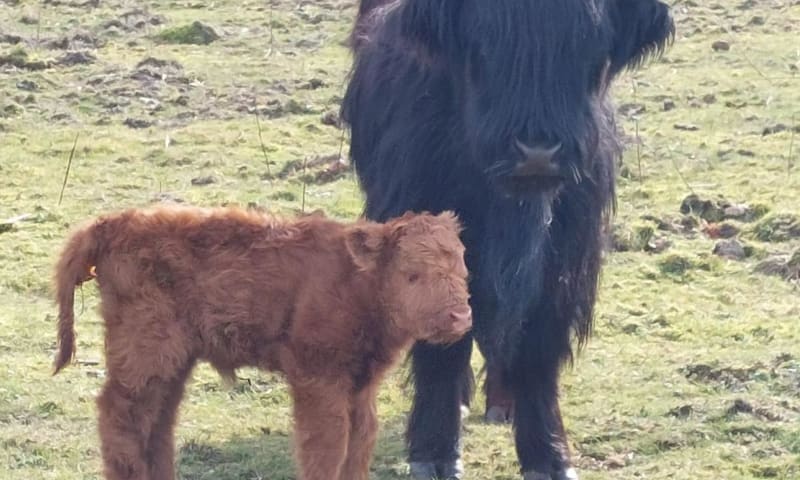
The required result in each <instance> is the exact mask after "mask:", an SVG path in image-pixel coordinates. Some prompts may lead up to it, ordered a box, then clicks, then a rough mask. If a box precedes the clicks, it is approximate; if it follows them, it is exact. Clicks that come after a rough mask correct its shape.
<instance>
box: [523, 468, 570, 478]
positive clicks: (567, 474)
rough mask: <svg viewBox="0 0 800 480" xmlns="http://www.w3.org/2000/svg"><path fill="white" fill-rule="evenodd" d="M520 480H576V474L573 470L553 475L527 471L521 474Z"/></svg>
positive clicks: (560, 471) (568, 469) (561, 471)
mask: <svg viewBox="0 0 800 480" xmlns="http://www.w3.org/2000/svg"><path fill="white" fill-rule="evenodd" d="M522 480H578V472H577V471H576V470H575V469H574V468H567V469H565V470H559V471H557V472H553V473H543V472H534V471H529V472H525V473H523V474H522Z"/></svg>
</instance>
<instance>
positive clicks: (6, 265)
mask: <svg viewBox="0 0 800 480" xmlns="http://www.w3.org/2000/svg"><path fill="white" fill-rule="evenodd" d="M11 3H13V2H11ZM69 3H70V2H52V3H50V4H41V3H40V2H34V1H32V0H27V1H25V0H23V1H21V2H20V3H19V4H18V5H15V6H10V4H9V2H4V3H3V2H0V32H3V33H5V34H11V35H16V36H19V37H21V39H22V41H21V42H20V43H19V44H17V45H13V44H12V43H10V42H7V43H0V58H3V57H6V58H10V59H11V61H12V62H13V63H14V64H15V65H17V66H18V67H21V68H12V67H10V66H2V67H0V478H31V479H64V480H66V479H70V480H73V479H94V478H99V467H100V458H99V448H98V442H97V437H96V433H95V425H96V423H95V421H96V420H95V408H94V398H95V395H96V394H97V391H98V389H99V387H100V385H101V384H102V381H103V375H104V370H103V369H104V362H103V357H102V352H101V347H102V340H101V339H102V332H101V324H100V322H99V317H98V316H97V313H96V306H97V296H96V293H95V289H94V287H93V286H92V285H87V286H85V287H84V289H83V304H84V307H85V310H84V312H83V313H82V314H81V315H80V316H79V317H78V320H77V330H78V335H79V337H78V364H77V365H75V366H73V367H71V368H69V369H67V370H66V371H64V372H63V373H62V374H60V375H58V376H56V377H51V376H50V372H51V360H52V356H53V351H54V346H55V330H54V314H55V310H54V307H53V305H52V302H51V293H50V276H51V269H52V265H53V262H54V260H55V254H56V252H57V251H58V249H59V248H60V246H61V243H62V241H63V239H64V236H65V235H66V233H67V232H68V231H69V228H70V226H71V225H73V224H75V223H76V222H79V221H82V220H84V219H86V218H88V217H90V216H93V215H96V214H99V213H101V212H106V211H109V210H114V209H118V208H122V207H129V206H142V205H147V204H149V203H151V202H153V201H158V200H160V199H176V198H177V199H182V200H184V201H186V202H190V203H196V204H201V205H218V204H224V203H237V204H242V205H247V204H250V203H254V204H257V205H260V206H264V207H267V208H269V209H271V210H274V211H277V212H283V213H293V212H296V211H298V210H300V208H301V205H302V204H303V199H304V202H305V205H304V207H305V209H306V210H307V211H308V210H312V209H316V208H322V209H324V210H325V211H327V212H328V213H329V214H330V215H332V216H335V217H338V218H342V219H351V218H354V217H355V216H357V215H358V214H359V212H360V210H361V205H362V198H361V194H360V193H359V190H358V187H357V184H356V182H355V180H354V177H353V174H352V173H351V172H345V173H344V174H335V175H328V174H327V173H325V170H326V169H327V168H329V167H330V166H331V165H333V162H331V161H330V160H329V161H317V160H316V159H318V158H333V159H335V158H336V156H337V155H338V154H339V152H340V148H343V151H342V153H343V154H346V148H347V142H346V138H344V140H345V141H344V143H342V140H343V136H342V132H341V131H340V130H339V129H338V128H336V127H335V126H330V123H331V122H328V121H326V122H323V121H322V119H323V117H325V116H326V115H329V114H330V112H331V111H335V110H336V108H337V105H338V101H339V99H340V98H341V96H342V93H343V88H344V81H345V78H346V74H347V71H348V68H349V54H348V53H347V51H346V49H345V48H344V47H343V46H342V42H343V41H344V39H345V38H346V35H347V32H348V30H349V28H350V26H351V24H352V19H353V15H354V10H353V7H352V5H351V3H352V2H349V1H344V0H321V1H318V2H294V1H289V0H280V1H272V2H264V1H255V0H253V1H243V2H238V1H237V2H234V1H230V0H223V1H216V2H203V3H202V5H204V8H197V6H198V5H200V4H201V3H199V2H183V1H179V2H153V1H151V2H133V1H130V0H112V1H109V2H100V5H99V7H97V8H87V7H80V6H74V5H73V6H70V4H69ZM73 3H74V4H79V3H81V2H73ZM270 3H271V4H273V5H274V8H273V9H270V8H269V4H270ZM131 12H132V13H131ZM126 13H130V15H125V14H126ZM675 15H676V20H677V24H678V37H677V39H676V43H675V45H674V46H673V47H672V48H671V49H670V50H669V51H668V53H667V54H666V55H665V57H664V59H663V60H661V61H659V62H656V63H653V64H651V65H649V66H648V67H647V68H646V69H644V70H642V71H640V72H636V73H628V74H625V75H623V76H622V77H621V78H620V79H619V81H618V82H617V84H616V86H615V91H614V95H615V98H616V101H617V104H618V105H620V106H626V104H627V106H626V108H624V109H623V110H624V111H626V112H638V113H636V114H635V115H633V114H628V115H620V117H619V120H620V124H621V126H622V127H623V128H624V130H625V132H626V135H627V137H626V138H627V143H628V149H627V153H626V155H625V159H624V166H623V169H622V173H621V178H620V198H619V212H618V215H617V219H616V223H617V226H618V227H619V232H620V234H619V237H620V238H622V239H623V240H624V241H626V242H627V247H626V251H624V252H613V253H611V254H609V255H608V257H607V261H606V268H605V270H604V273H603V278H602V288H601V299H600V303H599V305H598V315H597V326H596V330H595V332H596V333H595V336H594V338H593V339H592V341H591V342H590V343H589V346H588V347H587V348H586V350H585V351H584V352H583V353H582V354H581V355H580V356H579V357H578V359H577V362H576V365H575V367H574V368H573V369H570V370H567V371H565V373H564V376H563V392H562V398H563V406H562V410H563V412H564V414H565V421H566V423H567V428H568V430H569V434H570V439H571V442H572V446H573V451H574V454H575V460H576V462H577V464H578V466H579V467H580V469H581V471H582V478H584V479H587V480H594V479H607V478H614V479H621V480H624V479H638V478H649V479H673V478H687V479H715V480H716V479H726V480H737V479H753V478H779V479H792V478H798V477H800V460H799V458H800V347H798V345H800V328H798V318H800V295H798V285H797V283H796V281H795V283H792V281H787V280H785V279H783V278H781V277H780V276H768V275H762V274H758V273H755V272H754V269H755V266H756V265H757V264H758V263H759V262H761V261H763V260H764V259H770V258H773V257H775V258H778V259H787V260H785V261H787V262H789V263H790V264H791V266H792V268H794V269H795V271H796V260H795V261H794V263H792V262H793V261H792V260H788V259H790V258H792V255H793V254H794V256H795V258H797V252H798V251H799V249H800V240H799V239H798V238H797V233H796V231H795V233H792V232H793V231H794V230H793V227H796V226H797V216H798V215H800V212H798V205H800V174H798V169H800V164H798V158H800V154H798V152H800V138H798V137H800V134H799V133H800V132H798V130H800V128H798V118H800V110H798V105H800V78H799V77H798V70H799V69H800V54H798V50H797V46H798V43H797V36H798V25H800V5H797V2H740V1H738V0H737V1H733V0H720V1H718V2H716V3H713V2H712V3H711V4H706V3H705V2H679V3H678V4H677V6H676V7H675ZM194 21H200V22H203V23H204V24H207V25H209V26H211V27H212V28H214V30H215V31H216V32H217V33H218V34H219V35H220V37H221V38H220V39H218V40H216V41H214V42H212V43H210V44H208V45H186V44H172V43H162V42H160V41H159V40H158V38H159V36H160V34H162V33H163V32H170V31H171V32H174V31H175V30H174V29H175V28H181V27H183V26H186V25H191V24H192V22H194ZM171 29H173V30H171ZM78 33H82V34H85V35H84V37H83V40H82V39H81V37H80V36H76V34H78ZM87 35H88V38H89V40H91V41H90V42H88V43H90V44H91V45H87V42H86V37H87ZM161 36H162V37H163V35H161ZM0 37H1V36H0ZM65 37H66V38H67V40H68V41H71V42H72V45H73V47H74V49H78V50H86V51H89V52H90V53H93V54H94V55H95V56H96V58H97V59H96V60H95V61H94V62H92V63H88V64H79V65H73V66H69V65H61V64H59V59H60V58H61V57H62V56H63V55H64V54H65V51H64V50H61V49H59V48H56V44H57V43H59V42H57V41H58V40H62V39H64V38H65ZM718 40H725V41H727V42H729V43H730V50H728V51H715V50H714V49H712V47H711V45H712V43H713V42H715V41H718ZM68 43H69V42H68ZM151 57H152V58H154V59H157V60H160V61H163V62H158V61H155V62H154V61H152V60H150V61H145V60H146V59H148V58H151ZM26 65H28V67H26ZM669 102H671V103H672V104H674V108H666V109H665V108H664V106H665V103H669ZM256 112H257V113H258V115H256ZM257 116H258V124H260V126H261V129H262V131H261V135H260V136H261V140H260V139H259V129H258V126H257V119H256V117H257ZM129 125H133V126H139V127H143V128H132V127H130V126H129ZM637 132H638V133H637ZM76 136H77V148H76V151H75V155H74V158H73V162H72V167H71V172H70V176H69V181H68V183H67V186H66V189H65V192H64V198H63V201H62V203H61V204H60V205H59V204H58V198H59V193H60V190H61V186H62V181H63V175H64V171H65V167H66V161H67V158H68V156H69V153H70V150H71V149H72V145H73V142H74V141H75V138H76ZM262 142H263V148H262ZM342 145H343V147H342ZM304 164H305V165H306V168H303V165H304ZM200 177H212V178H213V183H210V184H207V185H195V184H193V182H192V180H193V179H198V178H200ZM304 179H306V180H308V179H310V180H312V182H310V183H309V184H308V185H307V187H306V189H305V196H304V195H303V190H304V188H303V181H304ZM195 183H197V182H195ZM201 183H202V182H201ZM692 193H695V194H697V195H698V196H699V197H700V198H702V199H710V200H713V201H717V199H718V198H719V197H722V198H725V199H727V200H728V201H729V202H731V203H737V204H738V203H747V204H749V205H751V206H755V207H756V208H757V210H761V209H763V208H764V207H765V208H766V209H767V210H768V212H767V213H766V215H765V216H764V217H763V218H759V219H757V220H754V221H752V222H746V223H745V222H740V221H738V220H726V222H728V223H731V224H733V225H734V226H736V227H738V229H739V230H740V231H741V233H740V234H739V239H740V241H741V242H742V243H743V244H744V245H745V247H746V248H747V249H748V251H750V252H751V253H752V254H751V255H749V256H748V257H747V258H746V259H744V260H743V261H732V260H725V259H722V258H718V257H716V256H714V255H713V254H712V251H713V248H714V245H715V243H716V242H717V240H715V239H712V238H709V236H708V235H707V234H706V233H704V231H708V228H707V227H708V225H706V223H705V221H704V220H702V219H699V218H697V216H696V215H694V214H693V218H685V217H684V216H683V215H682V214H681V213H680V206H681V202H682V201H683V199H684V198H685V197H687V196H688V195H690V194H692ZM758 213H759V214H763V213H765V212H763V211H759V212H758ZM18 215H26V217H25V218H24V219H23V220H21V221H17V222H14V223H13V224H3V220H4V219H6V218H11V217H16V216H18ZM716 219H717V218H713V220H716ZM685 225H689V226H690V227H689V228H683V227H684V226H685ZM657 241H663V242H665V243H662V245H667V248H666V249H665V250H663V251H661V249H655V250H656V251H658V252H659V253H653V250H654V249H653V248H651V247H650V246H651V245H654V244H655V243H654V242H657ZM780 261H784V260H780ZM77 308H79V309H80V308H81V301H80V299H79V300H78V307H77ZM473 363H474V367H475V369H476V371H477V370H478V369H479V368H480V367H481V361H480V359H479V358H477V356H476V358H475V359H474V362H473ZM402 374H403V371H402V369H401V370H400V371H398V372H397V374H396V375H394V376H393V377H392V378H390V379H389V380H388V381H387V382H386V384H385V385H384V386H383V388H382V390H381V394H380V406H379V413H380V417H381V421H382V430H381V437H380V440H379V445H378V449H377V452H376V455H375V460H374V463H373V476H374V478H377V479H380V480H390V479H399V478H403V475H404V473H405V468H406V467H405V464H404V453H403V446H402V433H403V428H404V427H403V425H404V422H405V415H406V413H407V411H408V407H409V397H408V392H407V391H406V390H405V389H404V387H403V375H402ZM241 376H242V377H243V379H244V380H241V381H240V382H239V384H238V385H237V386H236V387H235V388H234V389H232V390H226V389H225V388H223V386H222V383H221V382H220V380H219V379H218V378H217V376H216V375H215V373H214V372H213V371H211V369H210V368H208V367H206V366H201V367H200V368H198V370H197V371H196V372H195V375H194V377H193V379H192V381H191V383H190V385H189V394H188V395H187V398H186V400H185V401H184V403H183V406H182V410H181V420H180V426H179V429H178V438H177V441H178V448H179V451H180V455H179V460H178V461H179V466H178V468H179V472H180V474H181V477H182V478H185V479H217V480H234V479H237V480H238V479H257V478H264V479H273V480H280V479H291V478H294V473H293V472H294V470H293V466H292V456H291V455H292V447H291V421H290V418H289V412H290V409H289V406H290V399H289V397H288V394H287V391H286V388H285V385H284V384H283V383H282V382H281V381H280V379H279V378H278V377H276V376H273V375H270V374H267V373H261V372H257V371H252V370H245V371H243V372H241ZM481 411H482V399H481V398H480V396H478V397H477V398H476V401H475V406H474V408H473V410H472V413H471V415H470V417H469V418H468V419H467V421H466V425H465V444H464V457H465V462H466V465H467V468H468V469H469V474H468V477H467V478H469V479H485V478H492V479H514V478H517V474H516V471H517V467H516V463H515V454H514V449H513V442H512V436H511V433H510V430H509V428H508V427H504V426H488V425H484V424H483V423H482V422H481V420H480V413H481Z"/></svg>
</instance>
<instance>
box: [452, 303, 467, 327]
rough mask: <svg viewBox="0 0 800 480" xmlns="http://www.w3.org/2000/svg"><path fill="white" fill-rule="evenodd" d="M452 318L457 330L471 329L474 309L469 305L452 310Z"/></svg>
mask: <svg viewBox="0 0 800 480" xmlns="http://www.w3.org/2000/svg"><path fill="white" fill-rule="evenodd" d="M450 320H451V321H452V322H453V328H454V329H455V330H457V331H461V330H469V328H470V327H472V309H471V308H469V306H467V307H462V308H455V309H453V310H450Z"/></svg>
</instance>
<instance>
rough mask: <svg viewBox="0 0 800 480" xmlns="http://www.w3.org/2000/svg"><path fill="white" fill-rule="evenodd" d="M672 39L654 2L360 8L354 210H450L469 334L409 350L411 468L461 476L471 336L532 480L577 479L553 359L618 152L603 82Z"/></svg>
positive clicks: (577, 298)
mask: <svg viewBox="0 0 800 480" xmlns="http://www.w3.org/2000/svg"><path fill="white" fill-rule="evenodd" d="M673 35H674V25H673V22H672V19H671V16H670V13H669V9H668V7H667V6H666V5H665V4H664V3H662V2H661V1H658V0H363V1H362V3H361V8H360V10H359V16H358V18H357V20H356V24H355V28H354V30H353V33H352V35H351V40H350V43H351V46H352V48H353V50H354V64H353V68H352V72H351V76H350V80H349V84H348V87H347V91H346V94H345V97H344V100H343V104H342V112H341V114H342V119H343V120H344V122H345V124H347V125H348V126H349V129H350V133H351V144H350V156H351V159H352V162H353V165H354V167H355V169H356V172H357V175H358V178H359V180H360V184H361V187H362V189H363V190H364V192H365V194H366V207H365V215H366V216H367V217H368V218H371V219H374V220H384V219H387V218H391V217H393V216H396V215H397V214H399V213H401V212H404V211H407V210H415V211H416V210H428V211H433V212H436V211H442V210H454V211H456V212H457V213H458V215H459V218H460V219H461V221H462V223H463V225H464V227H465V228H464V231H463V234H462V240H463V241H464V244H465V245H466V248H467V249H466V261H467V266H468V268H469V271H470V278H471V280H470V285H469V287H470V293H471V305H472V308H473V312H474V322H475V323H474V329H473V331H472V334H471V335H468V336H466V337H464V338H463V339H462V340H461V341H460V342H458V343H457V344H455V345H453V346H451V347H449V348H446V349H444V348H441V347H440V346H436V345H431V344H429V343H426V342H418V343H417V344H416V345H415V346H414V347H413V348H412V379H413V380H414V383H415V393H414V402H413V407H412V412H411V415H410V418H409V424H408V432H407V439H406V441H407V447H408V456H409V462H410V466H411V472H412V475H413V476H414V477H415V478H418V479H425V480H428V479H429V478H432V477H436V478H462V467H461V462H460V449H459V444H460V425H461V418H460V408H459V407H460V404H461V402H462V401H463V400H464V399H465V398H469V397H470V395H471V389H472V381H471V380H472V372H471V370H470V366H469V365H470V363H469V359H470V355H471V350H472V340H473V338H474V339H475V340H476V341H477V344H478V346H479V348H480V350H481V352H482V353H483V355H484V357H485V358H486V361H487V370H488V378H487V385H488V387H489V388H488V389H487V390H488V391H487V412H486V414H487V417H493V418H500V419H503V418H505V417H509V418H510V420H511V421H512V422H513V426H514V431H515V443H516V449H517V455H518V459H519V462H520V466H521V471H522V474H523V477H524V478H525V479H526V480H556V479H558V480H564V479H576V478H577V473H576V472H575V470H574V468H572V465H571V461H570V454H569V449H568V445H567V443H568V442H567V438H566V434H565V431H564V426H563V423H562V418H561V413H560V410H559V402H558V390H559V389H558V384H559V383H558V379H559V374H560V370H561V367H562V366H563V365H564V364H565V363H567V362H568V361H570V360H571V359H572V357H573V346H574V345H573V342H575V343H576V344H577V346H578V347H580V346H582V345H584V344H585V342H586V341H587V339H588V337H589V334H590V332H591V328H592V317H593V309H594V304H595V298H596V293H597V282H598V276H599V271H600V266H601V257H602V247H603V243H604V242H603V240H604V239H603V234H604V230H605V226H606V225H607V222H608V219H609V217H610V216H611V214H612V213H613V209H614V204H615V166H616V162H617V160H618V159H619V156H620V153H621V150H620V147H619V142H618V132H617V130H616V126H615V123H614V117H613V109H612V108H611V106H610V105H609V100H608V90H609V85H610V83H611V81H612V80H613V79H614V78H615V77H616V76H617V75H618V74H619V73H620V72H621V71H623V70H624V69H626V68H635V67H637V66H639V65H640V64H641V63H643V62H644V61H645V60H646V59H648V58H649V57H653V56H658V55H659V54H660V53H661V52H662V51H663V49H664V48H665V47H666V45H667V44H668V43H669V41H670V40H671V39H672V37H673Z"/></svg>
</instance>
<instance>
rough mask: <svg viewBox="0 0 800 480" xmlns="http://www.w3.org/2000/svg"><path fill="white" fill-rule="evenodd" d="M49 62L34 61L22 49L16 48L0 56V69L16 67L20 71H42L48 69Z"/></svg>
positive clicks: (50, 63)
mask: <svg viewBox="0 0 800 480" xmlns="http://www.w3.org/2000/svg"><path fill="white" fill-rule="evenodd" d="M52 64H53V62H52V61H50V60H34V59H31V58H30V56H29V55H28V52H27V51H26V50H25V49H24V48H22V47H16V48H14V49H12V50H11V51H10V52H8V53H6V54H3V55H0V67H16V68H19V69H22V70H44V69H46V68H50V67H51V66H52Z"/></svg>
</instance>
